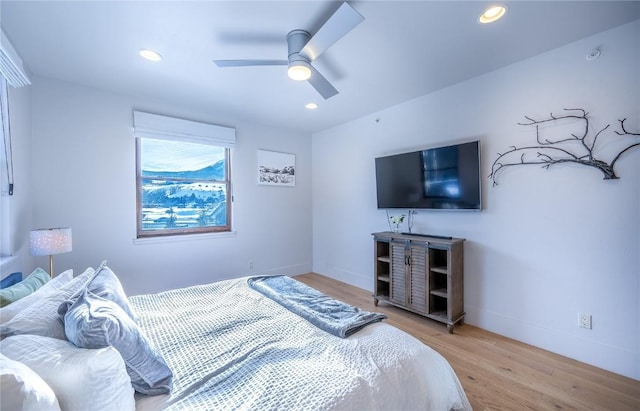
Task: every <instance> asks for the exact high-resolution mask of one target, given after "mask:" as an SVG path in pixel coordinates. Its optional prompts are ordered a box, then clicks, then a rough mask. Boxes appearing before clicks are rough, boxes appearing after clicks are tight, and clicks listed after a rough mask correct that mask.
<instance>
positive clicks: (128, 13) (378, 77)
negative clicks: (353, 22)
mask: <svg viewBox="0 0 640 411" xmlns="http://www.w3.org/2000/svg"><path fill="white" fill-rule="evenodd" d="M350 4H351V5H352V6H353V7H354V8H355V9H356V10H358V12H359V13H360V14H362V15H363V16H364V17H365V21H364V22H363V23H362V24H360V25H359V26H357V27H356V28H355V29H354V30H353V31H351V32H350V33H348V34H347V35H346V36H345V37H344V38H342V39H341V40H340V41H339V42H337V43H335V44H334V45H333V46H332V47H331V48H329V50H328V51H327V52H325V53H324V54H323V55H321V56H320V57H319V58H318V59H317V60H315V61H314V63H313V65H314V66H315V67H316V68H317V69H318V70H319V71H320V72H321V73H322V74H323V75H324V76H325V77H326V78H327V79H328V80H329V81H330V82H331V83H332V84H333V85H334V86H335V87H336V88H337V89H338V90H339V92H340V94H338V95H336V96H335V97H332V98H330V99H329V100H326V101H325V100H323V99H322V98H321V97H320V96H319V95H318V94H317V93H316V92H315V90H314V89H313V88H312V87H311V86H310V85H309V84H307V83H306V82H294V81H293V80H290V79H289V78H288V77H287V75H286V67H279V66H272V67H242V68H218V67H216V66H215V65H214V64H213V62H212V60H213V59H247V58H254V59H258V58H259V59H286V57H287V56H286V55H287V46H286V35H287V33H288V32H289V31H291V30H293V29H306V30H308V31H310V32H311V33H313V32H314V31H315V30H317V28H318V27H319V25H321V24H322V22H323V21H325V20H326V19H327V18H328V17H329V16H330V15H331V14H332V13H333V11H335V10H336V9H337V8H338V6H339V5H340V2H327V1H253V2H248V1H198V2H186V1H138V2H132V1H100V2H99V1H9V0H2V1H1V2H0V23H1V25H2V29H3V31H4V32H5V34H6V35H7V37H8V38H9V39H10V41H11V42H12V43H13V46H14V47H15V48H16V50H18V52H19V53H20V55H21V57H22V59H23V61H24V62H25V64H26V65H27V67H28V68H29V69H30V70H31V72H32V73H34V74H36V75H39V76H45V77H51V78H56V79H61V80H65V81H69V82H74V83H78V84H82V85H87V86H92V87H97V88H100V89H105V90H111V91H115V92H118V93H124V94H130V95H144V96H149V97H151V98H154V99H158V100H159V101H163V102H170V103H171V104H174V105H179V106H180V107H184V108H185V109H192V108H193V109H197V111H198V112H202V111H210V112H212V113H215V117H216V118H224V117H225V116H228V117H229V118H232V119H236V120H242V119H249V120H250V121H251V122H255V123H261V124H266V125H273V126H276V127H280V128H287V129H294V130H300V131H304V132H309V133H312V132H316V131H320V130H324V129H327V128H329V127H332V126H335V125H338V124H342V123H344V122H347V121H349V120H352V119H355V118H358V117H361V116H363V115H366V114H370V113H375V112H376V111H379V110H381V109H384V108H387V107H390V106H393V105H395V104H398V103H401V102H404V101H407V100H410V99H412V98H415V97H418V96H421V95H424V94H427V93H430V92H433V91H435V90H438V89H441V88H443V87H447V86H449V85H452V84H455V83H458V82H461V81H464V80H466V79H469V78H473V77H476V76H478V75H481V74H483V73H486V72H489V71H492V70H495V69H497V68H500V67H503V66H506V65H509V64H512V63H514V62H517V61H520V60H523V59H526V58H529V57H531V56H534V55H537V54H540V53H542V52H545V51H547V50H551V49H554V48H557V47H560V46H562V45H564V44H567V43H569V42H572V41H575V40H578V39H581V38H584V37H586V36H589V35H591V34H594V33H598V32H600V31H604V30H607V29H609V28H613V27H616V26H619V25H622V24H624V23H627V22H630V21H632V20H636V19H639V18H640V1H620V2H617V1H566V2H558V1H537V2H535V1H505V2H502V4H506V5H507V7H508V12H507V14H506V16H505V17H504V18H503V19H502V20H500V21H499V22H497V23H494V24H493V25H481V24H479V23H477V22H476V19H477V17H478V15H479V14H480V12H481V11H482V10H483V9H484V8H485V7H487V6H488V5H490V4H491V2H488V1H352V2H350ZM598 46H602V45H598V44H594V45H593V47H594V48H595V47H598ZM142 48H150V49H154V50H156V51H158V52H159V53H160V54H162V55H163V56H164V60H163V61H162V62H160V63H151V62H148V61H145V60H143V59H141V58H140V57H139V56H138V54H137V52H138V50H139V49H142ZM589 51H590V50H586V49H585V50H584V55H580V56H576V58H577V59H584V58H585V55H586V54H587V53H588V52H589ZM602 52H603V53H606V49H603V50H602ZM312 101H313V102H316V103H318V105H319V108H318V109H317V110H315V111H310V110H307V109H305V108H304V104H305V103H308V102H312ZM203 108H204V110H203ZM162 114H169V115H170V114H171V113H162ZM195 120H198V119H195Z"/></svg>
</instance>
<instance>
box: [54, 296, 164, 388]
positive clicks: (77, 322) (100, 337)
mask: <svg viewBox="0 0 640 411" xmlns="http://www.w3.org/2000/svg"><path fill="white" fill-rule="evenodd" d="M64 331H65V334H66V335H67V338H68V339H69V341H71V342H72V343H73V344H75V345H76V346H78V347H80V348H104V347H108V346H112V347H114V348H115V349H116V350H118V352H119V353H120V355H121V356H122V358H123V359H124V362H125V364H126V365H127V372H128V373H129V377H131V385H133V388H134V389H135V390H136V391H138V392H139V393H142V394H147V395H158V394H166V393H169V392H171V388H172V386H173V373H172V372H171V369H170V368H169V367H168V366H167V364H166V362H165V361H164V359H163V358H162V356H161V355H160V354H159V353H158V352H157V351H156V350H155V349H154V348H153V347H152V346H151V343H150V342H149V341H148V340H147V338H146V337H145V335H144V334H143V333H142V330H140V329H139V328H138V326H137V325H136V323H135V322H134V321H133V320H132V319H131V318H130V317H129V316H128V315H127V313H125V312H124V310H123V309H122V308H120V306H119V305H118V304H116V303H114V302H113V301H110V300H107V299H105V298H102V297H99V296H97V295H95V294H93V293H92V292H91V291H89V290H87V289H85V290H84V291H83V292H82V294H80V296H79V297H78V299H77V300H76V301H75V302H74V303H73V305H71V306H70V307H69V310H68V311H67V313H66V314H65V316H64Z"/></svg>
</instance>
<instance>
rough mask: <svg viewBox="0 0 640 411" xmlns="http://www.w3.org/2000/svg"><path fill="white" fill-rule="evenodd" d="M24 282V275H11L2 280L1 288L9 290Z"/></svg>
mask: <svg viewBox="0 0 640 411" xmlns="http://www.w3.org/2000/svg"><path fill="white" fill-rule="evenodd" d="M20 281H22V273H20V272H18V273H11V274H9V275H8V276H6V277H5V278H3V279H2V280H0V288H7V287H10V286H12V285H14V284H17V283H19V282H20Z"/></svg>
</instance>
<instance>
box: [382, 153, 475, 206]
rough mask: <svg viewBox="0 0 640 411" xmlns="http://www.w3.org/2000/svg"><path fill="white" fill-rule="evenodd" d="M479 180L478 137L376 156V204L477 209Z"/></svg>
mask: <svg viewBox="0 0 640 411" xmlns="http://www.w3.org/2000/svg"><path fill="white" fill-rule="evenodd" d="M480 180H481V178H480V142H479V141H472V142H469V143H463V144H455V145H451V146H446V147H436V148H429V149H426V150H420V151H413V152H409V153H402V154H395V155H391V156H386V157H378V158H376V189H377V194H378V208H407V209H437V210H475V211H479V210H480V209H481V208H482V201H481V198H480V193H481V182H480Z"/></svg>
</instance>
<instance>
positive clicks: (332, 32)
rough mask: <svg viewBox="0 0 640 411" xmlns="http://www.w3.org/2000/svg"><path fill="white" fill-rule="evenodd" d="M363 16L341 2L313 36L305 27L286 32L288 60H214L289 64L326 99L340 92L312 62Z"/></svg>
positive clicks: (234, 63)
mask: <svg viewBox="0 0 640 411" xmlns="http://www.w3.org/2000/svg"><path fill="white" fill-rule="evenodd" d="M363 20H364V17H362V15H360V13H358V12H357V11H356V10H355V9H354V8H353V7H351V6H350V5H349V4H348V3H346V2H345V3H342V5H341V6H340V7H339V8H338V10H336V12H335V13H333V15H332V16H331V17H329V19H328V20H327V21H326V22H325V23H324V24H323V25H322V27H320V29H319V30H318V31H317V32H316V33H315V34H314V35H313V36H312V35H311V34H310V33H309V32H308V31H306V30H300V29H297V30H292V31H290V32H289V34H287V45H288V48H289V54H288V56H289V58H288V59H287V60H213V62H214V63H215V64H216V65H217V66H218V67H244V66H289V69H288V71H287V73H288V75H289V77H290V78H291V79H293V80H300V81H302V80H308V81H309V83H310V84H311V86H313V88H315V89H316V91H317V92H318V93H320V95H321V96H322V97H324V99H325V100H326V99H328V98H330V97H333V96H335V95H336V94H338V90H336V89H335V87H333V86H332V85H331V83H329V81H328V80H327V79H326V78H324V77H323V76H322V74H320V73H319V72H318V70H316V69H315V68H314V67H313V66H312V65H311V62H312V61H313V60H315V59H316V58H318V56H320V55H321V54H322V53H324V52H325V51H326V50H327V49H328V48H329V47H331V45H332V44H333V43H335V42H336V41H338V40H340V39H341V38H342V37H344V36H345V35H346V34H347V33H349V32H350V31H351V30H353V29H354V28H355V27H356V26H357V25H358V24H360V23H361V22H362V21H363Z"/></svg>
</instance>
